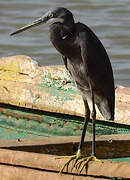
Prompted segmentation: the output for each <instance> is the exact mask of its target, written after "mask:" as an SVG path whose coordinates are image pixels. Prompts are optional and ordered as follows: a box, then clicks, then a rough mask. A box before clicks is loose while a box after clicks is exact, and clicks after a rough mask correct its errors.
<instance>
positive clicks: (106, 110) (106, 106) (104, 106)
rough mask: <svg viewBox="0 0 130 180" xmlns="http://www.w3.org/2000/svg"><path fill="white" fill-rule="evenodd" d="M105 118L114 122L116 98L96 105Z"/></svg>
mask: <svg viewBox="0 0 130 180" xmlns="http://www.w3.org/2000/svg"><path fill="white" fill-rule="evenodd" d="M96 105H97V107H98V109H99V111H100V112H101V114H102V115H103V117H104V118H105V119H107V120H114V109H115V98H114V97H113V98H112V97H111V99H108V100H105V101H101V102H100V103H97V104H96Z"/></svg>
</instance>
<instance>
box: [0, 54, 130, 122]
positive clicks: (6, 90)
mask: <svg viewBox="0 0 130 180" xmlns="http://www.w3.org/2000/svg"><path fill="white" fill-rule="evenodd" d="M0 102H1V103H6V104H12V105H16V106H21V107H26V108H32V109H39V110H44V111H50V112H57V113H63V114H71V115H78V116H84V105H83V101H82V98H81V96H80V95H79V92H78V91H77V90H76V88H75V87H74V86H73V82H72V80H71V78H70V76H69V74H68V73H67V71H66V70H65V68H64V67H63V66H46V67H39V66H38V65H37V64H36V62H35V61H33V60H32V59H31V58H30V57H27V56H12V57H5V58H0ZM90 106H91V105H90ZM97 119H103V117H102V116H101V114H100V113H99V111H98V110H97ZM115 122H117V123H123V124H129V125H130V88H124V87H117V89H116V113H115Z"/></svg>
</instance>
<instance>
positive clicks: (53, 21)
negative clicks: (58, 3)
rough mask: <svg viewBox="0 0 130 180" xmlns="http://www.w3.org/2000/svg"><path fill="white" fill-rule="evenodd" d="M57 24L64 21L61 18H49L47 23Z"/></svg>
mask: <svg viewBox="0 0 130 180" xmlns="http://www.w3.org/2000/svg"><path fill="white" fill-rule="evenodd" d="M57 22H60V23H63V22H64V20H63V19H62V18H51V19H49V20H48V21H47V23H48V24H50V25H51V24H53V23H57Z"/></svg>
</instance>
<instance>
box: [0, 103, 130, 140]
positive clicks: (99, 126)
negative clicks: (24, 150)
mask: <svg viewBox="0 0 130 180" xmlns="http://www.w3.org/2000/svg"><path fill="white" fill-rule="evenodd" d="M83 122H84V118H82V117H79V116H71V115H65V114H58V113H51V112H45V111H39V110H33V109H27V108H22V107H16V106H12V105H5V104H0V139H18V138H39V137H46V136H79V135H81V131H82V127H83ZM87 133H88V134H91V133H92V122H91V120H90V121H89V123H88V130H87ZM96 134H98V135H108V134H130V126H129V125H124V124H117V123H114V122H109V121H98V120H97V121H96Z"/></svg>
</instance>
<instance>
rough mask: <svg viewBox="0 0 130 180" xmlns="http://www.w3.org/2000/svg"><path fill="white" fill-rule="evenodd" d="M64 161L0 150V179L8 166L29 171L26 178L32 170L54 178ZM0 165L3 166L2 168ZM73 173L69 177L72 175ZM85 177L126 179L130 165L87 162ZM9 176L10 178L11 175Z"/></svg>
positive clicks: (41, 155)
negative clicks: (50, 174) (49, 174)
mask: <svg viewBox="0 0 130 180" xmlns="http://www.w3.org/2000/svg"><path fill="white" fill-rule="evenodd" d="M66 161H67V159H56V156H53V155H45V154H38V153H27V152H19V151H11V150H5V149H0V163H1V165H0V167H1V168H0V171H1V172H2V173H0V174H1V177H2V176H3V177H6V176H7V174H8V173H7V172H6V173H7V174H5V170H4V168H5V169H6V170H7V169H8V170H9V169H10V166H11V167H13V166H14V167H19V168H20V169H19V170H21V171H23V169H22V168H27V169H28V170H29V171H28V172H27V171H26V177H28V176H29V175H30V170H34V171H33V172H32V174H34V175H36V174H35V170H39V172H40V175H41V172H42V173H43V174H44V172H43V171H45V172H46V171H48V173H50V172H51V173H53V175H54V177H55V173H56V174H57V173H58V172H59V170H60V169H61V167H62V166H63V164H64V163H65V162H66ZM2 164H3V165H4V166H2ZM70 167H71V165H70ZM19 170H18V169H17V170H16V169H15V168H14V173H13V175H14V179H17V178H18V177H19V176H18V171H19ZM24 170H25V169H24ZM9 172H11V171H9ZM15 172H17V175H16V174H15ZM23 172H24V171H23ZM64 172H65V171H64ZM36 173H37V172H36ZM73 173H77V170H76V169H74V171H73ZM73 173H72V174H71V175H74V174H73ZM20 174H21V173H20ZM20 174H19V175H20ZM82 175H86V170H83V172H82V173H81V177H82ZM87 175H93V176H110V177H125V178H128V177H130V163H123V162H109V161H104V162H89V164H88V169H87ZM8 176H9V174H8ZM10 176H11V177H12V174H11V175H10ZM59 176H60V175H59ZM39 177H40V176H39ZM63 177H64V175H63ZM70 177H71V176H70ZM68 178H69V175H68ZM26 179H27V178H26ZM54 179H55V178H54ZM77 179H78V178H77Z"/></svg>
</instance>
